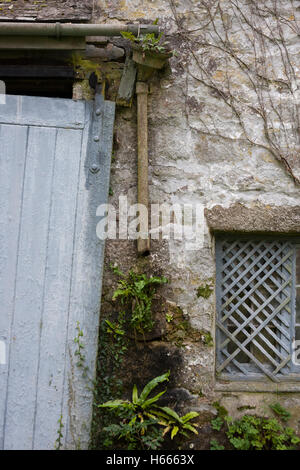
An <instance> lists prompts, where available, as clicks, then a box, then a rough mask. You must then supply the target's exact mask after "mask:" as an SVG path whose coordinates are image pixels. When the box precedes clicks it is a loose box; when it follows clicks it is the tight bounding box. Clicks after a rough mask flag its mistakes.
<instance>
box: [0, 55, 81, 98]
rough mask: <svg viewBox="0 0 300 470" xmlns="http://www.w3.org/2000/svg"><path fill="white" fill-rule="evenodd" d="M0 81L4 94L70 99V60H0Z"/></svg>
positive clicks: (72, 81)
mask: <svg viewBox="0 0 300 470" xmlns="http://www.w3.org/2000/svg"><path fill="white" fill-rule="evenodd" d="M0 61H1V62H0V80H2V81H3V82H4V83H5V87H6V94H8V95H25V96H45V97H49V98H70V99H71V98H72V95H73V83H74V69H73V66H72V64H71V63H70V60H66V59H65V60H62V61H59V60H53V59H52V60H51V59H49V58H47V59H45V58H44V59H40V58H37V59H36V58H32V57H30V56H29V57H28V56H27V57H25V58H22V59H14V58H4V59H3V58H2V57H0Z"/></svg>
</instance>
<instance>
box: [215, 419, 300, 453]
mask: <svg viewBox="0 0 300 470" xmlns="http://www.w3.org/2000/svg"><path fill="white" fill-rule="evenodd" d="M223 425H224V426H226V428H227V430H226V433H225V434H226V436H227V438H228V441H229V443H230V444H231V445H232V446H233V448H234V449H236V450H292V449H294V448H295V446H296V445H297V444H299V443H300V439H299V438H298V437H297V436H296V434H295V431H294V429H292V428H289V427H284V426H282V425H281V423H279V421H278V420H277V419H275V418H265V417H260V416H254V415H244V416H243V417H242V418H241V419H238V420H235V421H234V420H233V419H232V418H231V417H230V416H224V417H222V418H221V417H220V416H219V417H218V418H216V419H215V420H213V422H212V427H213V429H215V430H217V431H220V430H221V428H222V427H223ZM216 442H217V441H216ZM216 442H214V444H213V447H214V449H216V447H217V444H216Z"/></svg>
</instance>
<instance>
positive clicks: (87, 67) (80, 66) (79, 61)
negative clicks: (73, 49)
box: [72, 53, 103, 82]
mask: <svg viewBox="0 0 300 470" xmlns="http://www.w3.org/2000/svg"><path fill="white" fill-rule="evenodd" d="M72 64H73V67H74V69H75V70H76V71H82V72H83V75H84V76H83V78H89V76H90V75H91V74H92V73H95V75H96V77H97V79H98V81H99V82H101V81H102V78H103V77H102V73H101V70H100V64H97V63H96V62H93V61H92V60H87V59H83V58H82V57H81V55H80V54H78V53H75V54H73V55H72Z"/></svg>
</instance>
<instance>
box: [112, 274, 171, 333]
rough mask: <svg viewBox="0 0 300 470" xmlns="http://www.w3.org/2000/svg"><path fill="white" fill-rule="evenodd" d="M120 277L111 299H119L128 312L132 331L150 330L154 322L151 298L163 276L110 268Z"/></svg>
mask: <svg viewBox="0 0 300 470" xmlns="http://www.w3.org/2000/svg"><path fill="white" fill-rule="evenodd" d="M112 269H113V271H114V273H115V274H116V275H118V276H119V277H120V280H119V282H118V287H117V289H116V290H115V292H114V294H113V298H112V299H113V300H116V299H118V300H120V302H121V304H122V306H123V307H125V308H126V310H127V312H129V314H130V319H129V324H130V326H131V327H132V328H133V330H134V331H136V332H138V333H140V334H141V333H143V332H144V331H151V330H152V328H153V326H154V323H153V319H152V309H151V308H152V300H153V296H154V294H155V291H156V289H157V287H158V286H159V285H161V284H165V283H166V282H168V281H167V279H166V278H165V277H157V276H151V277H147V276H146V274H138V273H135V272H134V271H133V270H130V271H129V272H128V274H127V275H125V274H124V273H123V272H122V271H120V270H119V268H118V267H113V268H112Z"/></svg>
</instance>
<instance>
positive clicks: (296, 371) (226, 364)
mask: <svg viewBox="0 0 300 470" xmlns="http://www.w3.org/2000/svg"><path fill="white" fill-rule="evenodd" d="M216 261H217V319H216V339H217V364H216V371H217V375H218V376H219V377H224V378H227V379H230V380H234V379H237V380H241V379H244V380H250V379H253V380H255V379H261V378H262V377H269V379H271V380H272V381H274V382H280V381H285V380H291V379H296V380H297V379H300V365H299V364H297V363H296V362H297V361H295V354H293V348H294V340H295V339H296V340H300V240H298V245H297V240H291V239H274V238H273V239H271V238H268V237H265V238H264V239H262V238H256V237H251V238H244V237H239V238H234V237H229V236H219V237H218V238H217V239H216ZM296 344H297V343H296Z"/></svg>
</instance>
